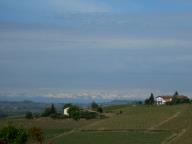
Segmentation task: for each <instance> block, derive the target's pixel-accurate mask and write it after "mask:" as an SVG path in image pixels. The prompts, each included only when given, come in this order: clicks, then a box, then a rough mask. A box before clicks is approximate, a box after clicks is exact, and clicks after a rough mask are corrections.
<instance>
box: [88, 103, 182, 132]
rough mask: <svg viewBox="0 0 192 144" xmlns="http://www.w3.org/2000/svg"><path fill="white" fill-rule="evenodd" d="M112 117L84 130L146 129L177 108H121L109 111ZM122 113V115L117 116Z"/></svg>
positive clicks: (168, 115) (176, 110) (174, 111)
mask: <svg viewBox="0 0 192 144" xmlns="http://www.w3.org/2000/svg"><path fill="white" fill-rule="evenodd" d="M111 111H112V112H113V113H114V115H113V116H111V117H109V118H107V119H104V120H102V121H99V122H98V123H96V124H94V125H90V126H87V127H85V129H99V130H103V129H148V128H150V127H152V126H154V125H156V124H157V123H160V122H161V121H163V120H165V119H167V118H168V117H171V116H172V115H174V114H175V113H177V112H178V111H179V109H178V107H177V106H171V107H169V106H162V107H156V106H127V107H125V106H123V107H122V108H121V107H118V108H117V109H116V107H115V109H111ZM119 111H122V112H123V113H122V114H118V113H119Z"/></svg>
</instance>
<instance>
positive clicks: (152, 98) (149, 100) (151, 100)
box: [145, 93, 155, 105]
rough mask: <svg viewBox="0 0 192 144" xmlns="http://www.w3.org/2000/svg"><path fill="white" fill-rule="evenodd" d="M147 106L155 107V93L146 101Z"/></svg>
mask: <svg viewBox="0 0 192 144" xmlns="http://www.w3.org/2000/svg"><path fill="white" fill-rule="evenodd" d="M145 104H146V105H153V104H155V99H154V95H153V93H151V95H150V97H149V98H148V99H146V100H145Z"/></svg>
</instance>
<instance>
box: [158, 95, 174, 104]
mask: <svg viewBox="0 0 192 144" xmlns="http://www.w3.org/2000/svg"><path fill="white" fill-rule="evenodd" d="M172 98H173V97H172V96H158V97H156V103H157V105H163V104H165V103H167V102H171V101H172Z"/></svg>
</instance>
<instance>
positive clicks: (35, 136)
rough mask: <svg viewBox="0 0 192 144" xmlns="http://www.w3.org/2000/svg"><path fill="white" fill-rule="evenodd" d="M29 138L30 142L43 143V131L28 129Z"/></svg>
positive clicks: (35, 128)
mask: <svg viewBox="0 0 192 144" xmlns="http://www.w3.org/2000/svg"><path fill="white" fill-rule="evenodd" d="M29 136H30V137H31V139H32V140H34V141H37V142H39V143H40V144H42V143H43V140H44V137H43V131H42V129H40V128H37V127H33V128H30V129H29Z"/></svg>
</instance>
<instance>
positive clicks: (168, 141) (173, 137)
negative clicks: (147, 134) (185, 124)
mask: <svg viewBox="0 0 192 144" xmlns="http://www.w3.org/2000/svg"><path fill="white" fill-rule="evenodd" d="M185 132H186V129H182V130H181V132H179V133H173V134H172V135H171V136H170V137H168V138H167V139H166V140H165V141H163V142H162V143H161V144H171V143H172V142H174V141H175V140H177V139H178V138H179V137H181V136H182V135H183V134H184V133H185Z"/></svg>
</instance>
